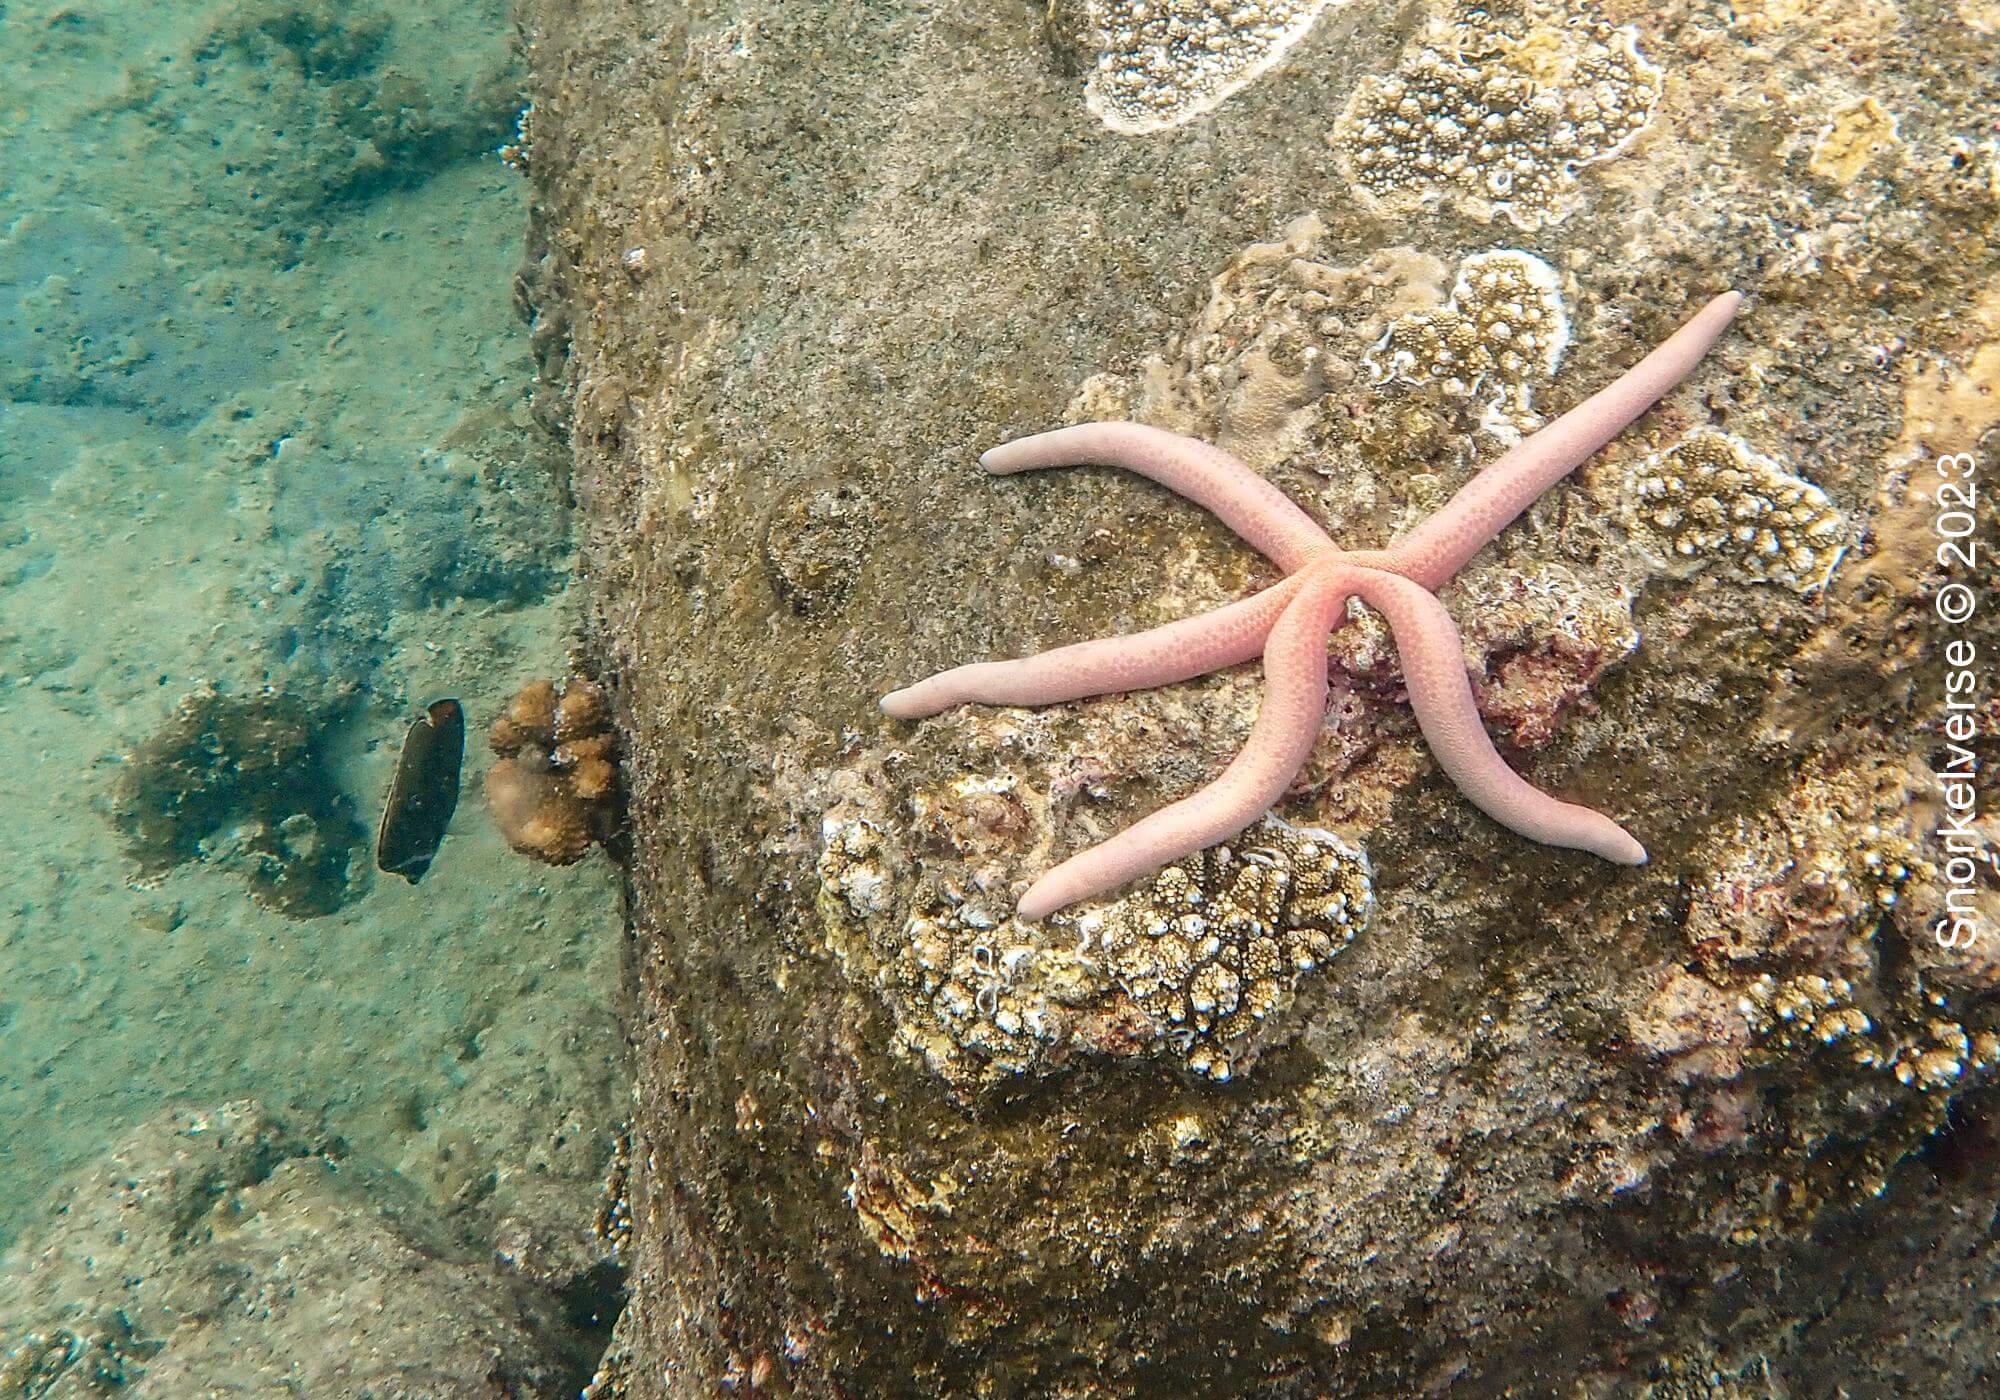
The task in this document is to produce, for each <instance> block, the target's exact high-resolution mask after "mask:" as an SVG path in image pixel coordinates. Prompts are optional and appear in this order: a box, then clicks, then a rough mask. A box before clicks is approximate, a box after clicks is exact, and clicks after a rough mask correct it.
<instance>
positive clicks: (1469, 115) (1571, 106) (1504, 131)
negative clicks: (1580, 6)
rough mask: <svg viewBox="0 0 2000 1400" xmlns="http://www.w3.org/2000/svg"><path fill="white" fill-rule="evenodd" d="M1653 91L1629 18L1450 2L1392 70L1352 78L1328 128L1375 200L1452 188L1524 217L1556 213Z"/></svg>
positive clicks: (1488, 209)
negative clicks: (1624, 21)
mask: <svg viewBox="0 0 2000 1400" xmlns="http://www.w3.org/2000/svg"><path fill="white" fill-rule="evenodd" d="M1659 99H1660V71H1659V70H1658V69H1657V68H1655V67H1654V66H1653V65H1652V64H1650V63H1648V62H1647V61H1646V60H1645V59H1644V58H1643V57H1642V56H1641V55H1640V53H1639V47H1638V34H1637V32H1636V31H1635V30H1633V29H1631V28H1629V27H1622V28H1618V27H1613V26H1611V25H1609V24H1606V23H1604V22H1603V21H1602V20H1599V19H1596V18H1594V17H1589V16H1585V15H1564V14H1560V13H1558V12H1556V11H1555V10H1553V9H1552V8H1551V7H1548V6H1544V5H1531V6H1528V7H1527V8H1526V9H1525V10H1524V11H1523V12H1522V13H1521V14H1520V15H1518V16H1502V15H1500V14H1498V13H1497V7H1487V6H1479V5H1465V4H1455V5H1450V6H1447V7H1446V8H1445V9H1444V10H1443V12H1441V13H1439V14H1437V15H1436V16H1434V17H1433V18H1432V20H1431V21H1430V23H1429V24H1428V25H1426V26H1425V28H1424V30H1423V31H1422V33H1421V34H1420V36H1419V37H1418V38H1417V39H1416V40H1414V41H1413V42H1412V43H1411V45H1410V47H1409V48H1408V49H1406V50H1405V51H1404V56H1403V60H1402V62H1401V63H1400V64H1399V65H1398V66H1397V69H1396V71H1395V72H1394V73H1393V74H1390V75H1389V76H1387V77H1381V78H1371V79H1368V80H1366V81H1364V82H1363V83H1362V84H1361V86H1360V87H1359V88H1358V89H1357V90H1356V91H1355V94H1354V97H1353V98H1352V100H1351V101H1350V102H1349V103H1348V106H1347V110H1346V112H1345V113H1343V114H1342V118H1341V121H1340V123H1339V125H1338V126H1337V127H1336V129H1335V130H1334V132H1333V133H1332V137H1331V139H1332V141H1333V144H1334V145H1335V146H1336V147H1337V148H1338V149H1339V150H1340V151H1341V152H1342V153H1343V155H1344V156H1345V157H1346V160H1347V164H1348V167H1349V169H1350V170H1351V171H1352V173H1353V176H1354V179H1355V181H1356V183H1357V184H1358V185H1359V186H1360V188H1361V189H1362V190H1363V191H1365V192H1366V193H1368V194H1369V195H1372V196H1375V197H1376V198H1378V199H1383V200H1395V199H1399V198H1408V199H1416V200H1435V199H1443V198H1449V197H1454V196H1455V197H1457V198H1459V199H1460V200H1462V201H1463V202H1464V205H1465V207H1466V209H1467V210H1468V212H1471V213H1473V214H1475V215H1477V216H1479V217H1482V218H1492V217H1494V216H1495V215H1504V216H1506V217H1507V218H1508V219H1510V220H1512V221H1513V223H1514V224H1516V225H1517V226H1518V227H1520V228H1523V229H1534V228H1539V227H1541V226H1542V225H1543V224H1545V223H1548V222H1551V221H1554V220H1557V219H1560V218H1562V217H1564V216H1565V215H1566V214H1567V213H1568V212H1569V211H1570V207H1571V205H1572V203H1573V199H1572V196H1573V195H1574V193H1575V190H1576V187H1577V172H1578V171H1579V170H1581V169H1582V168H1583V167H1585V166H1587V165H1591V164H1594V163H1596V162H1598V161H1603V160H1608V159H1610V158H1611V157H1612V156H1615V155H1617V154H1619V153H1620V152H1622V151H1624V150H1625V149H1626V148H1627V147H1628V146H1630V145H1631V143H1632V141H1633V140H1634V139H1635V138H1636V137H1637V136H1638V134H1639V133H1640V132H1641V131H1642V130H1644V129H1645V126H1646V123H1647V122H1649V121H1650V120H1651V119H1652V116H1653V110H1654V108H1655V107H1656V106H1657V105H1658V103H1659Z"/></svg>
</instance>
